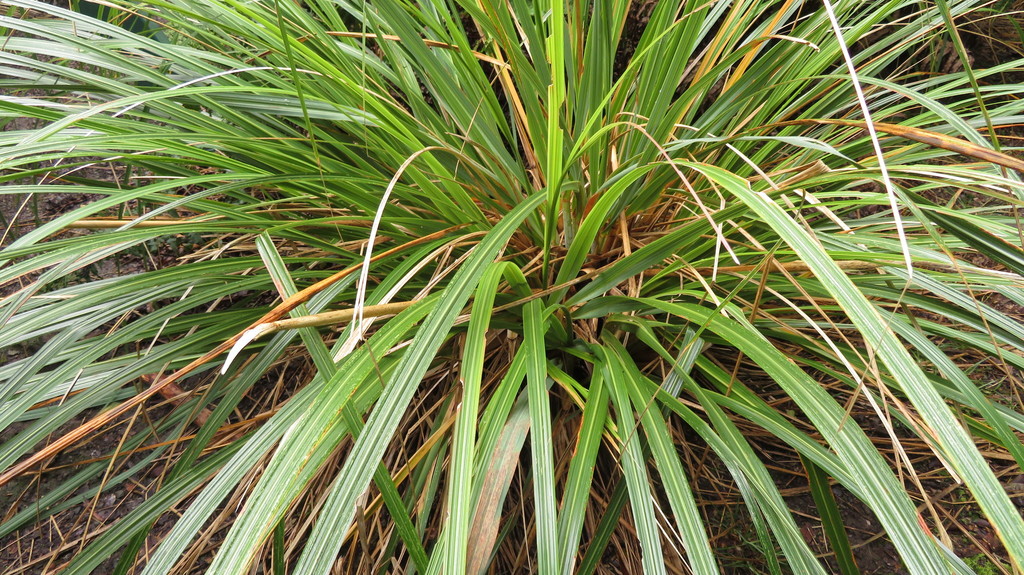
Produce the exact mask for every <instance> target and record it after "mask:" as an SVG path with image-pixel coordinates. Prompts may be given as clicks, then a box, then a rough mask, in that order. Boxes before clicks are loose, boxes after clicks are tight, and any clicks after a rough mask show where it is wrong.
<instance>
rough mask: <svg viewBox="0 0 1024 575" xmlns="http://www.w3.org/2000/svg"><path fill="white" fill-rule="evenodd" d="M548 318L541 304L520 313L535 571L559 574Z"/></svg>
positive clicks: (527, 307) (539, 302)
mask: <svg viewBox="0 0 1024 575" xmlns="http://www.w3.org/2000/svg"><path fill="white" fill-rule="evenodd" d="M546 320H547V314H546V313H544V310H543V304H542V303H541V301H540V300H532V301H529V302H527V303H526V306H525V308H524V310H523V353H525V354H526V356H527V362H526V385H527V390H528V392H529V393H528V396H529V399H530V453H531V455H532V458H531V461H532V466H531V472H532V474H533V492H534V496H533V497H534V507H535V509H534V516H535V517H536V525H537V568H538V570H539V571H541V572H543V573H555V572H557V570H558V557H559V552H558V551H559V550H558V516H557V515H556V513H555V502H556V496H555V474H554V468H555V463H554V455H553V454H552V449H551V404H550V400H549V399H548V373H547V354H546V353H545V345H544V336H545V332H546V331H547V330H546V329H545V328H546V325H545V324H546V323H547V321H546Z"/></svg>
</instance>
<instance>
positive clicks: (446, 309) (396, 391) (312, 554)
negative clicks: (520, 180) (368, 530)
mask: <svg viewBox="0 0 1024 575" xmlns="http://www.w3.org/2000/svg"><path fill="white" fill-rule="evenodd" d="M543 199H544V197H543V194H535V195H534V196H533V197H531V198H530V199H529V200H527V201H524V202H523V203H522V204H520V205H519V206H516V208H515V209H513V210H512V212H510V213H509V215H508V217H506V218H505V219H503V220H501V221H500V222H499V223H498V224H497V225H496V226H495V227H494V229H493V230H492V231H490V232H489V233H488V234H487V236H485V237H484V239H483V240H481V242H480V243H479V244H478V245H477V246H476V247H475V248H474V251H473V253H472V254H471V255H470V257H469V259H467V260H466V262H465V263H464V264H463V265H462V266H461V267H460V268H459V271H458V272H457V273H456V275H455V277H454V278H452V281H451V283H450V284H449V285H448V287H446V288H445V290H444V294H443V295H442V297H441V300H440V301H439V302H438V305H437V307H435V309H434V310H433V311H432V312H431V314H430V316H428V318H427V320H426V322H425V323H424V325H423V326H422V327H421V328H420V330H419V332H418V335H417V337H415V338H414V339H413V342H412V345H411V346H410V347H409V349H408V350H407V351H406V352H405V353H404V354H403V355H402V359H401V360H400V362H399V364H398V366H397V367H396V368H395V373H396V378H395V379H394V380H392V381H390V382H388V384H387V388H388V390H389V391H388V392H387V393H383V394H382V396H381V400H380V401H378V403H377V404H376V406H375V408H374V410H373V412H372V413H371V414H370V417H369V419H368V421H367V423H366V427H365V428H364V429H363V432H362V433H361V434H360V435H359V438H358V439H357V440H356V442H355V445H354V446H353V448H352V455H351V456H350V457H349V459H348V460H347V461H346V462H345V465H344V466H343V468H342V470H341V472H340V473H339V475H338V479H337V480H336V483H337V484H338V485H339V486H342V488H341V489H339V490H337V491H334V492H332V493H331V497H330V498H328V500H327V501H326V502H325V504H324V510H323V511H322V512H321V516H320V520H319V521H317V523H316V525H315V526H314V527H313V532H312V533H311V534H310V537H309V540H308V542H307V544H306V547H305V549H304V550H303V553H302V555H301V557H300V558H299V562H298V564H297V565H296V568H295V572H296V573H297V574H302V575H305V574H312V573H325V572H326V571H327V570H328V569H329V568H330V566H331V564H332V563H333V559H334V556H335V555H336V554H337V551H338V549H339V548H340V545H341V541H338V540H337V538H336V537H334V536H333V534H334V533H337V532H338V530H339V528H342V527H344V526H347V525H348V524H349V523H350V522H351V518H352V515H353V513H354V511H355V509H354V503H355V499H356V498H357V497H358V496H359V494H360V493H361V492H362V491H363V490H364V489H365V487H366V483H368V481H369V477H368V475H367V470H369V469H370V466H372V465H375V464H376V462H379V461H380V456H381V454H382V453H383V451H384V449H385V448H386V447H387V444H388V441H389V439H390V438H391V437H392V436H393V435H394V431H395V428H396V427H397V425H398V423H399V419H400V418H399V417H398V416H399V414H400V413H402V412H403V411H404V410H405V409H406V408H407V405H408V402H409V400H410V399H411V397H412V394H413V392H414V391H415V390H416V387H417V385H418V383H419V381H420V379H421V378H422V376H423V373H424V372H426V370H427V368H428V367H429V365H430V362H431V359H432V358H433V356H434V354H435V353H436V352H437V348H439V347H440V346H441V343H442V342H443V341H444V339H445V338H446V336H447V333H448V330H449V328H450V327H451V323H452V321H453V320H454V319H455V317H456V315H457V314H458V313H459V312H460V311H461V310H462V307H463V306H464V305H465V303H466V300H468V299H469V296H470V294H471V293H472V290H474V289H475V288H476V286H477V283H478V281H479V278H480V275H481V274H482V273H483V272H484V271H485V270H486V268H487V266H488V265H489V264H490V263H491V262H492V261H493V260H494V258H495V256H496V255H497V254H498V252H499V251H500V250H501V249H502V248H503V247H504V245H505V243H506V242H507V241H508V238H509V236H511V235H512V233H513V231H515V229H516V228H517V227H518V226H519V225H520V223H521V222H522V221H523V220H524V219H525V218H526V217H527V216H528V215H529V214H530V213H531V212H532V210H534V209H536V208H537V206H538V205H540V203H541V202H542V201H543ZM300 446H301V444H300ZM279 453H285V452H279ZM267 477H268V475H265V476H264V479H266V478H267ZM258 499H259V497H258V496H257V500H258ZM257 507H258V506H257V505H254V506H253V507H251V508H250V509H255V508H257ZM253 513H255V514H254V515H253V517H252V518H249V521H248V522H253V523H254V524H262V523H263V521H264V519H263V518H261V517H260V513H256V512H253ZM243 519H245V517H244V514H243V517H240V518H239V520H238V522H237V523H236V526H235V527H234V528H233V529H232V533H235V532H237V533H238V535H237V537H243V536H244V537H247V538H248V537H253V531H251V530H247V529H246V528H245V525H246V523H247V521H244V520H243ZM229 538H231V535H230V534H229ZM249 547H251V546H249ZM252 552H253V550H252V549H251V548H250V549H249V550H247V551H246V552H245V553H234V554H231V556H224V555H222V556H218V558H217V561H218V562H219V565H224V568H225V569H226V571H225V572H227V573H232V572H241V570H243V569H244V568H245V567H246V566H247V564H248V562H249V556H251V553H252ZM221 557H224V559H221ZM219 565H218V566H219Z"/></svg>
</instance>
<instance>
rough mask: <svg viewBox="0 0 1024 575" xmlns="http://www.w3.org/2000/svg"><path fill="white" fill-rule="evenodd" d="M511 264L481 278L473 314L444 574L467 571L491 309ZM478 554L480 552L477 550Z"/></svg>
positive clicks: (457, 429)
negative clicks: (482, 381) (475, 461)
mask: <svg viewBox="0 0 1024 575" xmlns="http://www.w3.org/2000/svg"><path fill="white" fill-rule="evenodd" d="M506 265H509V264H493V265H491V267H489V268H487V270H486V271H485V272H484V273H483V275H482V276H481V277H480V282H479V283H478V285H477V288H476V297H475V299H474V300H473V307H472V309H471V311H470V320H469V331H468V332H467V333H466V343H465V346H464V349H463V354H462V373H461V378H460V379H461V381H462V401H461V403H460V404H459V408H458V415H457V419H456V420H455V430H454V432H453V437H452V448H451V464H450V466H451V472H450V477H449V480H448V506H447V507H448V513H449V515H448V522H447V524H446V525H447V529H448V531H447V533H446V534H445V537H446V546H445V551H446V555H445V560H444V567H443V571H444V572H445V573H451V574H453V575H462V574H463V573H465V571H466V565H467V557H466V550H467V548H468V542H469V527H470V520H471V519H472V509H471V505H472V503H473V501H472V497H473V490H472V489H465V486H466V485H473V482H474V477H473V463H474V459H475V458H474V455H475V448H476V428H477V423H478V419H479V405H480V385H481V380H482V379H483V373H484V353H485V352H486V348H487V328H488V327H489V325H490V322H491V308H493V307H494V297H495V294H496V292H497V288H498V281H499V280H500V279H501V274H502V271H503V269H502V268H504V267H505V266H506ZM474 552H477V550H474Z"/></svg>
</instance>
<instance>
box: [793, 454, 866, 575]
mask: <svg viewBox="0 0 1024 575" xmlns="http://www.w3.org/2000/svg"><path fill="white" fill-rule="evenodd" d="M800 459H801V461H803V464H804V469H805V470H806V471H807V480H808V483H809V484H810V488H811V496H812V497H814V502H815V503H816V504H817V505H818V511H819V512H820V513H821V526H822V528H823V530H824V531H825V536H826V537H827V538H828V541H829V543H831V545H832V551H833V553H835V556H836V563H838V564H839V571H840V572H841V573H842V574H843V575H859V574H860V569H859V568H858V567H857V561H856V560H855V559H854V557H853V549H852V548H851V547H850V538H849V536H847V534H846V525H845V522H844V521H843V517H842V514H841V513H840V511H839V506H838V505H837V504H836V498H835V495H833V494H832V486H831V485H830V484H829V477H828V475H827V474H825V473H824V472H823V471H822V469H821V468H820V467H818V466H817V465H815V464H814V462H813V461H811V460H810V459H807V458H806V457H801V458H800Z"/></svg>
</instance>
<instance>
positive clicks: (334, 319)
mask: <svg viewBox="0 0 1024 575" xmlns="http://www.w3.org/2000/svg"><path fill="white" fill-rule="evenodd" d="M414 303H416V300H413V301H406V302H396V303H387V304H381V305H368V306H364V307H363V308H362V314H361V316H362V317H383V316H387V315H396V314H398V313H401V312H402V311H404V310H406V309H408V308H409V307H411V306H412V304H414ZM356 309H357V308H349V309H341V310H334V311H326V312H323V313H318V314H313V315H304V316H300V317H293V318H289V319H279V320H277V321H270V322H267V323H261V324H258V325H255V326H253V327H251V328H249V329H247V330H245V332H244V333H243V334H242V337H240V338H238V341H237V342H235V345H234V346H232V347H231V351H229V352H228V357H227V359H225V360H224V365H223V366H222V367H221V368H220V373H221V374H222V375H223V374H225V373H227V372H228V368H229V367H231V363H232V362H233V361H234V360H235V356H237V355H238V353H239V352H241V351H242V348H244V347H245V346H247V345H249V344H250V343H252V342H253V341H255V340H256V339H258V338H259V337H260V336H263V335H266V334H268V333H274V332H278V331H282V330H286V329H298V328H300V327H321V326H325V325H335V324H339V323H347V322H350V321H352V319H353V317H355V314H356Z"/></svg>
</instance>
